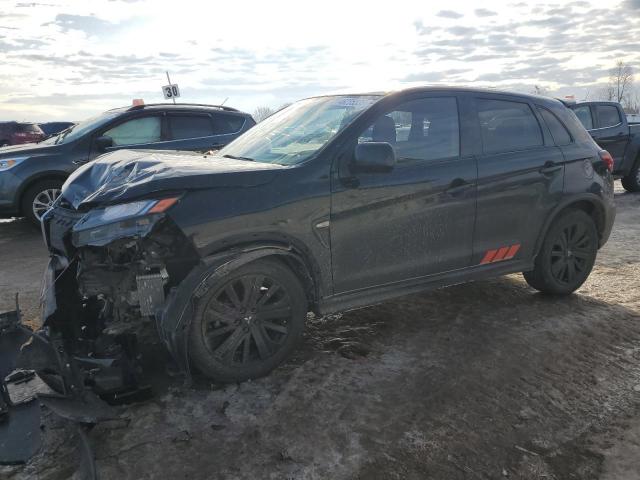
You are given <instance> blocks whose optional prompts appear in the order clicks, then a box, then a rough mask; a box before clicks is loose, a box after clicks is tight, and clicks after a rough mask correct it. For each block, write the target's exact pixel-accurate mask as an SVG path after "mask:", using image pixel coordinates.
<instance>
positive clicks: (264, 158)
mask: <svg viewBox="0 0 640 480" xmlns="http://www.w3.org/2000/svg"><path fill="white" fill-rule="evenodd" d="M379 99H380V96H378V95H336V96H326V97H315V98H307V99H306V100H300V101H299V102H296V103H294V104H292V105H289V106H288V107H286V108H283V109H282V110H280V111H278V112H276V113H274V114H273V115H271V116H270V117H269V118H267V119H266V120H263V121H262V122H260V123H259V124H258V125H256V126H255V127H253V128H251V129H250V130H248V131H247V133H244V134H242V135H240V136H239V137H238V138H237V139H236V140H234V141H233V142H231V143H230V144H229V145H227V146H226V147H225V148H223V149H222V150H220V151H219V152H218V154H219V155H221V156H223V157H224V156H227V157H231V158H241V159H242V158H250V159H252V160H254V161H256V162H263V163H279V164H281V165H294V164H296V163H300V162H304V161H305V160H307V159H309V158H310V157H311V156H313V155H314V154H315V153H316V152H318V151H319V150H320V149H321V148H323V147H324V146H325V145H326V144H327V143H328V142H330V141H331V139H333V138H334V137H335V136H336V135H337V134H338V133H339V132H340V131H342V129H344V128H345V127H346V126H347V125H349V123H351V121H352V120H353V119H354V118H356V117H357V116H358V115H360V114H361V113H362V112H363V111H364V110H366V109H367V108H369V107H370V106H371V105H373V104H374V103H375V102H376V101H378V100H379Z"/></svg>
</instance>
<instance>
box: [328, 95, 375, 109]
mask: <svg viewBox="0 0 640 480" xmlns="http://www.w3.org/2000/svg"><path fill="white" fill-rule="evenodd" d="M377 100H378V98H377V97H374V98H372V97H363V96H360V95H359V96H355V97H340V98H339V99H338V100H337V101H336V103H335V105H336V106H338V107H348V108H366V107H368V106H369V105H372V104H373V103H374V102H376V101H377Z"/></svg>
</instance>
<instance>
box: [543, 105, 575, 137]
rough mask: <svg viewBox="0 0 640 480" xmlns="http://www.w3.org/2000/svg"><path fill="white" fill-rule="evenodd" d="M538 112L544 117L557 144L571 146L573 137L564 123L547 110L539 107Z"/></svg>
mask: <svg viewBox="0 0 640 480" xmlns="http://www.w3.org/2000/svg"><path fill="white" fill-rule="evenodd" d="M538 111H539V112H540V115H542V118H543V119H544V123H546V125H547V127H548V128H549V131H550V132H551V136H552V137H553V141H554V142H555V144H556V145H569V144H570V143H571V135H570V134H569V132H568V131H567V128H566V127H565V126H564V125H563V124H562V122H561V121H560V120H558V118H557V117H556V116H555V115H554V114H553V113H551V112H550V111H549V110H547V109H546V108H543V107H538Z"/></svg>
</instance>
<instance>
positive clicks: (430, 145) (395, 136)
mask: <svg viewBox="0 0 640 480" xmlns="http://www.w3.org/2000/svg"><path fill="white" fill-rule="evenodd" d="M362 142H388V143H390V144H391V145H392V146H393V147H394V149H395V152H396V159H397V161H398V162H406V161H412V160H435V159H440V158H450V157H457V156H459V155H460V133H459V126H458V104H457V102H456V99H455V98H453V97H438V98H423V99H419V100H413V101H410V102H406V103H403V104H401V105H400V106H399V107H398V108H397V109H395V110H394V111H392V112H389V113H387V114H385V115H382V116H380V117H379V118H378V119H377V120H376V121H375V122H374V123H373V125H370V126H369V128H367V129H366V130H365V131H364V132H363V133H362V134H361V135H360V137H359V138H358V143H362Z"/></svg>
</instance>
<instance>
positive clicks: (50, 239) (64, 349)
mask: <svg viewBox="0 0 640 480" xmlns="http://www.w3.org/2000/svg"><path fill="white" fill-rule="evenodd" d="M178 199H179V197H178V196H174V197H170V198H163V199H149V200H140V201H137V202H132V203H128V204H119V205H114V206H107V207H100V208H94V209H90V210H86V211H78V210H76V209H74V208H73V207H72V206H71V205H70V204H69V203H67V202H66V201H65V200H64V198H61V199H60V200H59V201H58V202H57V203H56V205H55V206H54V208H52V209H51V210H50V211H49V212H47V213H46V214H45V216H44V217H43V222H42V229H43V235H44V238H45V242H46V244H47V247H48V249H49V253H50V260H49V263H48V265H47V268H46V271H45V275H44V281H43V289H42V312H43V313H42V326H41V329H40V330H38V331H37V332H32V331H31V330H30V329H28V328H27V327H25V326H24V325H22V322H21V321H20V318H19V308H18V307H16V311H15V312H9V313H6V314H2V315H3V316H2V319H1V321H2V324H0V343H1V346H2V358H1V360H2V368H1V371H0V375H1V378H2V383H1V384H0V444H3V445H10V444H16V442H17V437H16V436H15V434H16V432H17V431H18V432H19V431H27V430H28V431H29V432H34V433H33V435H31V438H30V440H29V441H28V442H27V441H26V440H25V442H26V443H25V444H24V445H22V446H21V447H20V449H19V451H18V452H13V453H11V455H8V456H7V455H3V454H0V463H19V462H23V461H26V460H27V459H28V458H29V457H30V456H31V455H32V454H33V453H35V451H36V450H37V449H38V447H39V444H40V442H39V434H38V432H37V431H38V428H39V404H41V405H45V406H46V407H48V408H49V410H51V411H53V412H54V413H56V414H57V415H59V416H61V417H63V418H64V419H67V420H70V421H72V422H75V423H77V424H78V425H80V426H87V425H93V424H95V423H97V422H100V421H104V420H108V419H112V418H114V417H115V415H114V412H113V410H112V407H111V405H114V404H119V403H125V402H128V401H134V400H138V399H142V398H146V397H148V396H149V394H150V393H151V387H150V386H149V385H148V384H147V383H146V379H147V378H148V375H146V373H148V372H147V371H146V370H149V369H157V367H158V365H164V364H166V361H167V360H169V361H170V358H168V357H167V356H166V351H167V349H168V350H169V352H170V353H172V354H174V356H175V357H177V360H178V361H177V362H175V363H176V364H177V365H178V367H179V368H180V369H182V370H183V371H184V372H185V373H187V371H188V367H187V362H186V360H185V356H184V349H183V348H182V347H178V349H179V351H176V345H179V344H181V343H184V341H186V337H185V339H183V340H180V341H178V342H176V340H175V335H174V334H173V333H172V332H171V331H169V330H167V329H172V328H175V324H176V321H175V320H169V319H168V317H167V315H163V311H164V310H166V309H167V308H168V304H169V303H171V302H168V301H167V296H168V295H169V294H170V293H171V292H172V291H174V290H177V286H178V285H179V284H180V283H181V282H182V281H183V280H184V279H185V277H187V276H188V274H189V272H191V271H192V270H194V267H195V266H196V265H198V263H199V257H198V255H197V253H196V251H195V249H194V247H193V246H192V243H191V242H190V241H189V239H187V238H186V237H185V236H184V234H183V233H182V231H181V230H180V229H179V228H178V227H177V226H176V225H175V224H174V223H173V221H172V220H171V219H170V218H169V217H168V216H167V215H166V214H165V210H166V208H167V207H170V206H171V205H173V203H175V202H177V201H178ZM173 296H175V293H174V294H173ZM174 308H175V307H174ZM163 319H164V320H168V321H163ZM165 324H166V325H169V327H164V325H165ZM165 347H167V348H165ZM15 371H22V372H35V373H37V375H38V377H40V379H41V380H42V381H43V382H44V383H45V384H46V385H48V386H49V387H50V389H51V390H52V391H53V393H49V394H46V395H39V396H38V399H37V400H36V401H34V402H33V404H35V405H36V406H35V407H34V406H33V404H32V406H31V407H30V410H29V413H28V415H27V414H21V413H20V411H19V410H20V409H22V410H24V407H19V406H18V405H13V404H12V402H11V399H10V396H9V394H8V383H9V381H10V377H11V374H12V372H15ZM5 380H8V381H5ZM20 417H25V418H23V419H22V420H21V419H20ZM26 417H28V418H26ZM34 418H37V421H36V420H34ZM2 420H5V421H4V422H3V421H2ZM16 422H17V423H16ZM26 429H27V430H26ZM78 432H79V433H78V435H79V438H80V439H81V440H83V439H84V441H83V442H81V443H84V444H86V435H84V430H83V428H80V427H79V430H78ZM85 450H86V448H85ZM5 453H8V451H5ZM85 463H87V462H85ZM88 464H89V465H91V462H88Z"/></svg>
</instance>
